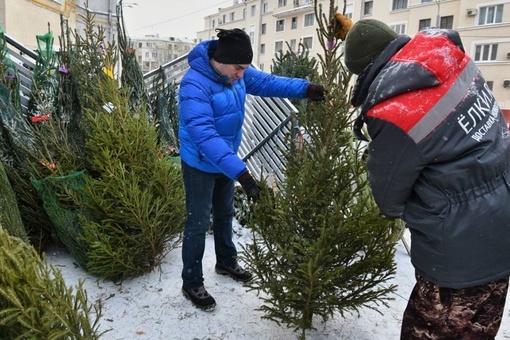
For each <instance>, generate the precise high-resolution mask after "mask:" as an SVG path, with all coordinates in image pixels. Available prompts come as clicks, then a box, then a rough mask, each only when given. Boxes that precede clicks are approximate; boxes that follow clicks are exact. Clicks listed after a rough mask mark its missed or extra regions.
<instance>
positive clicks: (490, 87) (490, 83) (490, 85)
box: [485, 80, 494, 91]
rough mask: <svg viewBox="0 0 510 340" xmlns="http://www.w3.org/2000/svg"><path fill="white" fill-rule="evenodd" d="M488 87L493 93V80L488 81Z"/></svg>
mask: <svg viewBox="0 0 510 340" xmlns="http://www.w3.org/2000/svg"><path fill="white" fill-rule="evenodd" d="M485 82H486V83H487V87H488V88H489V89H490V90H491V91H492V88H493V87H494V82H493V81H492V80H486V81H485Z"/></svg>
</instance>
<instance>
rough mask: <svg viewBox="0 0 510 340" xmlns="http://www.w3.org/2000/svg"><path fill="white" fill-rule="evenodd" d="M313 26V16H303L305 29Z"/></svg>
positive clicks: (311, 14)
mask: <svg viewBox="0 0 510 340" xmlns="http://www.w3.org/2000/svg"><path fill="white" fill-rule="evenodd" d="M314 24H315V14H313V13H310V14H305V27H308V26H313V25H314Z"/></svg>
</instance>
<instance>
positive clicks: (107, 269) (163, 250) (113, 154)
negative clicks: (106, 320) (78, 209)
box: [82, 77, 185, 281]
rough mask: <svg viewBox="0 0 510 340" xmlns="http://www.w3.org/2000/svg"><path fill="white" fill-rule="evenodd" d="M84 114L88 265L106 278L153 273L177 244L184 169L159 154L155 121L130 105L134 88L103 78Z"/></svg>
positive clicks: (83, 220) (83, 219)
mask: <svg viewBox="0 0 510 340" xmlns="http://www.w3.org/2000/svg"><path fill="white" fill-rule="evenodd" d="M97 85H98V86H97V89H96V91H95V92H93V93H90V94H89V95H90V98H89V103H94V105H92V106H90V107H88V108H87V109H86V110H85V112H86V117H87V130H86V140H87V142H86V148H87V153H88V155H89V157H90V158H89V162H90V167H89V171H90V172H91V174H92V176H90V177H88V178H87V179H86V182H85V186H84V192H85V197H86V202H85V204H86V206H87V208H88V209H87V210H88V211H89V212H90V213H91V216H85V217H84V218H82V224H83V227H84V237H85V240H86V242H87V244H89V245H90V250H89V253H88V258H89V263H88V264H87V270H88V271H89V272H90V273H92V274H95V275H97V276H99V277H102V278H105V279H109V280H113V281H116V280H123V279H127V278H132V277H136V276H139V275H141V274H144V273H147V272H150V271H152V270H153V269H154V268H155V267H157V266H159V265H160V263H161V260H162V259H163V257H164V256H165V255H166V254H167V252H168V251H170V250H171V249H173V248H174V247H175V246H176V245H178V244H179V243H180V235H181V231H182V227H183V223H184V217H185V212H184V188H183V185H182V180H181V174H180V169H179V168H178V167H177V166H176V165H175V164H174V163H173V162H169V161H167V160H166V158H160V157H158V151H159V149H160V144H159V143H158V134H157V130H156V127H155V125H154V124H153V123H151V122H149V120H148V119H147V112H146V109H145V107H139V108H138V110H137V111H134V112H133V111H130V109H129V94H128V93H127V92H126V91H121V90H119V89H118V87H117V84H116V82H115V80H113V79H111V78H108V77H103V79H101V80H100V81H99V83H98V84H97Z"/></svg>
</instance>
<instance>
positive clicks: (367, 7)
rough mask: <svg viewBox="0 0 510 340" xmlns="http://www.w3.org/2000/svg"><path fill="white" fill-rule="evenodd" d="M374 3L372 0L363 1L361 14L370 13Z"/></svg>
mask: <svg viewBox="0 0 510 340" xmlns="http://www.w3.org/2000/svg"><path fill="white" fill-rule="evenodd" d="M373 6H374V3H373V1H372V0H369V1H364V2H363V15H372V10H373Z"/></svg>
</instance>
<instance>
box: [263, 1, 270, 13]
mask: <svg viewBox="0 0 510 340" xmlns="http://www.w3.org/2000/svg"><path fill="white" fill-rule="evenodd" d="M268 11H269V5H268V4H267V2H264V3H263V4H262V14H264V13H267V12H268Z"/></svg>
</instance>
